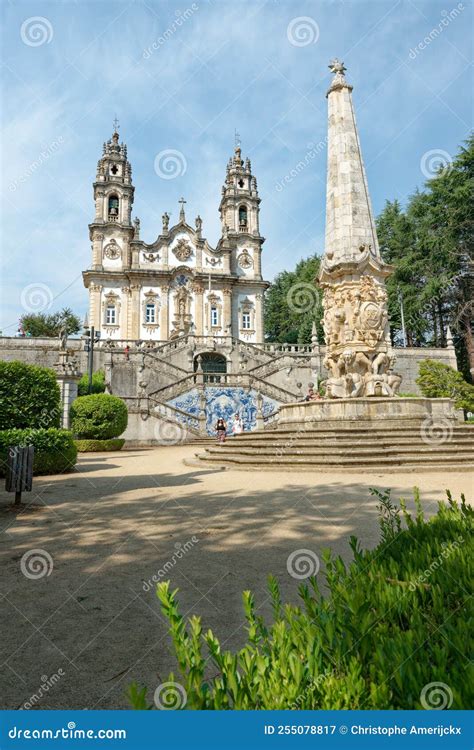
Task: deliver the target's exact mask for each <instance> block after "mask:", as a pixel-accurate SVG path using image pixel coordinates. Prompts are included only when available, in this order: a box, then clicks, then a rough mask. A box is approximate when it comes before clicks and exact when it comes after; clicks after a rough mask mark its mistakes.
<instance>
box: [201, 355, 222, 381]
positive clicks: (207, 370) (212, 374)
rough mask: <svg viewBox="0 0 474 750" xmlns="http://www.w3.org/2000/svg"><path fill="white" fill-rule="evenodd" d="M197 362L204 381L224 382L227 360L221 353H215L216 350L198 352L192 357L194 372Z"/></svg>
mask: <svg viewBox="0 0 474 750" xmlns="http://www.w3.org/2000/svg"><path fill="white" fill-rule="evenodd" d="M199 362H200V363H201V368H202V371H203V373H204V382H205V383H225V380H226V379H225V374H226V372H227V360H226V358H225V357H224V355H223V354H217V352H204V353H203V354H198V356H197V357H195V358H194V372H196V370H197V368H198V363H199Z"/></svg>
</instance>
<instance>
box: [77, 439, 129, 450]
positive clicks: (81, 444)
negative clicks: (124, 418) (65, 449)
mask: <svg viewBox="0 0 474 750" xmlns="http://www.w3.org/2000/svg"><path fill="white" fill-rule="evenodd" d="M74 443H75V446H76V448H77V450H78V451H79V452H80V453H100V451H120V450H122V448H123V446H124V444H125V440H124V439H123V438H112V439H111V440H75V441H74Z"/></svg>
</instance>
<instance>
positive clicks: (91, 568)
mask: <svg viewBox="0 0 474 750" xmlns="http://www.w3.org/2000/svg"><path fill="white" fill-rule="evenodd" d="M194 451H195V448H193V447H191V446H173V447H163V448H156V449H149V450H129V451H123V452H122V453H114V454H85V455H84V454H83V456H82V457H81V458H80V460H79V463H78V467H77V471H76V472H75V473H72V474H68V475H62V476H55V477H43V478H38V479H36V480H35V482H34V492H33V493H31V494H30V495H26V496H25V500H26V502H27V503H28V505H29V507H28V508H27V509H26V510H25V512H22V513H20V514H17V513H14V512H12V511H11V509H10V508H9V506H10V504H11V502H12V496H11V495H7V493H5V492H4V491H3V490H2V491H1V492H0V522H1V526H2V531H3V533H2V535H1V550H2V563H1V571H2V574H1V581H2V583H1V608H0V610H1V630H2V634H3V635H2V643H1V649H2V659H1V660H2V668H1V677H0V680H1V688H0V693H1V695H2V696H3V697H2V705H1V708H20V707H22V706H24V705H25V702H27V705H26V708H29V707H30V706H31V707H33V708H34V707H37V708H43V709H53V708H55V709H59V708H77V709H86V708H87V709H101V708H127V707H128V703H127V700H126V698H125V697H124V691H125V688H126V686H127V685H128V684H129V683H130V682H131V681H132V680H138V681H139V682H144V683H145V684H147V685H148V687H149V688H150V691H149V697H150V699H152V696H153V692H154V690H155V688H156V687H157V686H158V685H159V684H160V683H161V682H163V681H165V680H166V679H167V677H168V673H169V671H170V670H171V669H173V668H174V667H175V663H174V659H173V655H172V652H171V644H170V639H169V637H168V635H167V623H166V622H165V620H164V618H163V616H162V614H161V612H160V608H159V603H158V600H157V599H156V596H155V593H154V584H153V581H152V577H153V576H155V578H159V579H160V580H166V579H171V581H172V585H173V587H178V588H179V599H180V603H181V612H182V614H186V615H188V616H189V615H191V614H200V615H202V617H203V626H204V629H207V628H209V627H210V628H212V630H213V631H214V632H215V633H216V634H217V635H218V636H219V637H220V638H221V639H222V642H223V643H224V644H225V646H226V647H231V648H235V647H238V646H240V645H241V644H242V643H243V640H244V639H245V629H244V618H243V611H242V605H241V592H242V590H244V589H252V590H253V591H254V592H255V595H256V599H257V603H258V605H259V606H260V608H261V610H260V611H261V612H262V613H263V614H264V615H266V614H268V613H269V606H268V595H267V591H266V578H267V575H268V573H270V572H271V573H273V574H274V575H276V576H277V577H278V578H279V580H280V582H281V589H282V594H283V599H284V600H286V601H293V602H296V601H297V599H298V594H297V588H298V585H299V583H300V580H298V579H296V578H294V577H293V576H292V575H290V574H289V572H288V569H287V562H288V557H289V556H290V555H291V554H292V553H294V552H296V551H297V550H302V549H303V550H309V551H310V553H311V554H312V555H313V557H312V559H313V560H314V559H315V558H314V555H316V556H318V557H319V556H320V555H321V551H322V549H323V548H325V547H330V548H331V549H332V550H333V551H334V552H336V553H339V554H341V555H342V556H343V557H344V559H346V560H349V559H350V558H351V554H350V549H349V545H348V539H349V536H350V535H351V534H355V535H356V536H357V537H358V538H359V539H360V540H361V543H362V544H363V545H365V546H373V545H375V544H376V543H377V541H378V521H377V510H376V505H377V500H376V498H374V497H373V496H371V495H370V493H369V488H370V487H378V488H386V487H391V488H392V497H393V498H394V499H398V498H399V497H401V496H402V497H406V498H408V497H410V496H411V492H412V487H413V485H414V484H418V485H419V486H420V490H421V494H422V500H423V501H424V505H425V510H426V513H427V514H429V513H432V512H434V511H435V510H436V505H437V501H438V500H441V499H443V497H444V490H445V488H449V489H451V491H452V492H453V495H454V496H456V497H457V496H459V493H460V492H462V491H464V492H465V493H466V495H467V496H468V498H469V495H470V494H472V488H473V479H472V475H469V474H467V473H460V474H457V473H446V472H440V473H437V474H436V473H433V474H421V475H419V476H417V475H415V474H408V475H403V474H399V475H394V474H391V475H387V476H386V477H384V476H383V475H381V474H373V475H368V474H363V475H362V474H344V475H339V476H338V475H337V474H319V473H314V474H312V473H304V474H303V473H302V474H298V473H297V472H295V473H289V472H281V473H277V472H275V473H272V472H262V473H259V472H255V471H246V472H241V471H226V472H220V471H214V470H209V469H200V468H192V467H186V466H184V464H183V458H184V457H190V456H192V455H193V453H194ZM35 550H36V551H37V552H34V551H35ZM32 551H33V552H32ZM165 566H166V567H165ZM320 575H321V574H320ZM148 581H150V583H149V584H148V583H147V582H148ZM46 680H48V681H49V685H47V689H46V687H44V685H45V684H46ZM42 685H43V687H41V686H42ZM34 696H36V697H34ZM38 696H39V697H38Z"/></svg>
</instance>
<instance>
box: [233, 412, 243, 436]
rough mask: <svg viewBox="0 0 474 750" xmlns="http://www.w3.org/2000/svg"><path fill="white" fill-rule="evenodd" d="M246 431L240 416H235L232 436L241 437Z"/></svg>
mask: <svg viewBox="0 0 474 750" xmlns="http://www.w3.org/2000/svg"><path fill="white" fill-rule="evenodd" d="M243 431H244V425H243V423H242V420H241V418H240V417H239V415H238V414H234V421H233V422H232V434H233V435H240V434H241V433H242V432H243Z"/></svg>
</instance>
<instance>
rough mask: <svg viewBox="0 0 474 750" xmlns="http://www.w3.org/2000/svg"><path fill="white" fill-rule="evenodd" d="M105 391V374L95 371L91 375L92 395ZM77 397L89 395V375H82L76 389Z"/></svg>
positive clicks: (101, 371)
mask: <svg viewBox="0 0 474 750" xmlns="http://www.w3.org/2000/svg"><path fill="white" fill-rule="evenodd" d="M104 391H105V373H104V371H103V370H97V372H93V373H92V393H104ZM77 392H78V394H79V396H88V395H89V375H88V374H87V372H85V373H84V375H83V376H82V378H81V379H80V381H79V383H78V387H77Z"/></svg>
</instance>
